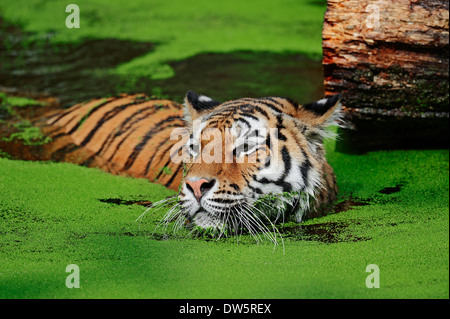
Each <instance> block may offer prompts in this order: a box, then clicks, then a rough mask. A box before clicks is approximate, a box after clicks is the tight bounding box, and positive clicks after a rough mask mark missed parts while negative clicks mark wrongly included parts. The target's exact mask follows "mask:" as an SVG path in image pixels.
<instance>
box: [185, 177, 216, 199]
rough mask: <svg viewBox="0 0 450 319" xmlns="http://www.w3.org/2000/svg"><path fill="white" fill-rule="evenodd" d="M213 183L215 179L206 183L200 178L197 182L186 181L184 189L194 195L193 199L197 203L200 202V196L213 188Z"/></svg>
mask: <svg viewBox="0 0 450 319" xmlns="http://www.w3.org/2000/svg"><path fill="white" fill-rule="evenodd" d="M215 183H216V180H215V179H213V180H211V181H207V180H206V179H204V178H201V179H199V180H198V181H192V180H186V188H187V189H189V190H190V191H191V192H192V193H193V194H194V196H195V198H197V201H198V202H200V199H201V198H202V196H203V195H205V194H206V193H207V192H208V191H209V190H210V189H211V188H213V186H214V184H215Z"/></svg>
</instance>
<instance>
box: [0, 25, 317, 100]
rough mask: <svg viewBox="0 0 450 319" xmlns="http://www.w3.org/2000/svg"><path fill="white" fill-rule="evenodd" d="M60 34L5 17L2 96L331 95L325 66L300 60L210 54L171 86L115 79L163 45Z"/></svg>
mask: <svg viewBox="0 0 450 319" xmlns="http://www.w3.org/2000/svg"><path fill="white" fill-rule="evenodd" d="M52 36H53V35H52V34H51V33H48V34H46V35H43V36H37V35H35V34H31V33H25V32H23V31H21V30H20V28H18V27H17V26H14V25H11V24H8V23H7V22H5V21H4V20H2V19H1V18H0V91H4V92H7V93H9V94H17V95H26V96H29V97H35V96H42V95H44V96H52V97H56V98H57V99H58V101H59V103H60V105H61V106H62V107H69V106H71V105H73V104H75V103H78V102H81V101H85V100H89V99H92V98H96V97H106V96H112V95H118V94H120V93H130V94H131V93H146V94H148V95H156V96H162V97H166V98H169V99H172V100H175V101H177V102H182V100H183V97H184V94H185V93H186V92H187V91H188V90H194V91H196V92H199V93H201V94H204V95H209V96H211V97H213V98H215V99H217V100H222V101H225V100H229V99H234V98H239V97H259V96H285V97H290V98H292V99H294V100H297V101H298V102H300V103H305V102H309V101H312V100H316V99H320V98H321V97H322V95H323V74H322V65H321V61H314V60H311V59H309V58H306V57H304V56H302V55H299V54H276V53H269V52H232V53H227V54H219V53H205V54H200V55H197V56H194V57H191V58H189V59H186V60H183V61H173V62H169V64H170V65H171V67H172V68H173V69H174V71H175V76H174V77H172V78H169V79H164V80H152V79H150V77H138V76H135V75H129V76H121V75H117V74H114V73H113V72H111V70H113V69H114V68H115V67H116V66H117V65H119V64H122V63H125V62H127V61H130V60H132V59H134V58H136V57H139V56H142V55H145V54H148V53H149V52H151V51H152V50H153V49H154V48H155V46H156V45H157V44H154V43H147V42H134V41H127V40H118V39H85V40H84V41H82V42H81V43H65V44H64V43H58V44H54V43H52V42H51V38H52Z"/></svg>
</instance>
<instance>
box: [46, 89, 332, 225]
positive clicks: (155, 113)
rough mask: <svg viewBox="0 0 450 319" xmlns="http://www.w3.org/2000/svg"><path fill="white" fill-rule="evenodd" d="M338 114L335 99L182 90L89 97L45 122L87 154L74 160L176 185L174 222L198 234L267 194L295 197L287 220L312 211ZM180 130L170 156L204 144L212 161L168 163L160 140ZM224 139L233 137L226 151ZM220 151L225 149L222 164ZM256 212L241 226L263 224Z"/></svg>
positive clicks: (168, 147)
mask: <svg viewBox="0 0 450 319" xmlns="http://www.w3.org/2000/svg"><path fill="white" fill-rule="evenodd" d="M339 116H340V107H339V104H338V100H337V97H336V96H335V97H330V98H325V99H323V100H320V101H317V102H314V103H310V104H306V105H303V106H301V105H298V104H297V103H295V102H293V101H291V100H289V99H285V98H279V97H267V98H260V99H254V98H242V99H238V100H233V101H229V102H225V103H219V102H217V101H214V100H213V99H211V98H209V97H206V96H199V95H197V94H195V93H194V92H191V91H190V92H188V94H187V95H186V99H185V105H184V106H182V105H179V104H177V103H174V102H171V101H168V100H155V99H149V98H148V97H146V96H145V95H142V94H139V95H122V96H119V97H111V98H105V99H96V100H93V101H89V102H87V103H80V104H77V105H75V106H73V107H71V108H70V109H68V110H65V111H62V112H60V113H58V114H56V115H54V116H53V117H52V118H51V119H50V120H49V121H48V124H49V125H50V127H53V128H55V129H54V130H53V133H54V134H61V130H62V131H63V132H64V134H66V135H68V136H70V137H71V140H72V141H73V142H74V143H75V144H76V145H78V146H79V149H82V150H83V151H84V152H88V154H89V155H88V156H84V157H83V158H84V162H86V161H88V162H89V164H90V165H91V166H97V167H100V168H102V169H105V170H107V171H109V172H113V173H117V174H128V175H131V176H135V177H140V178H147V179H149V180H150V181H155V182H158V183H161V184H163V185H165V186H166V187H169V188H172V189H180V193H179V196H178V200H179V202H178V204H177V205H178V206H177V207H178V211H179V214H176V216H182V217H183V218H184V219H187V220H188V221H190V222H192V224H195V225H197V226H200V227H203V228H207V227H213V228H220V227H223V226H225V225H227V227H228V225H230V224H234V226H235V227H236V225H237V224H239V223H240V222H239V220H240V218H241V217H242V216H243V215H242V214H244V213H243V212H244V211H248V210H249V208H248V207H252V205H254V204H255V203H257V201H258V199H259V198H261V197H263V196H265V195H267V194H278V193H283V192H284V193H290V192H293V193H295V194H301V196H300V195H298V196H297V197H295V196H294V200H293V201H292V202H290V203H289V204H290V206H291V208H292V212H291V217H292V218H293V219H294V220H296V221H301V220H302V219H303V218H304V217H314V216H318V215H320V214H321V213H322V212H323V210H324V208H325V207H327V206H329V205H330V203H332V202H333V200H334V199H335V198H336V194H337V186H336V178H335V175H334V172H333V169H332V168H331V167H330V165H329V164H328V163H327V161H326V159H325V152H324V149H323V145H322V142H323V139H324V138H326V137H329V136H331V133H330V131H328V130H327V127H328V126H330V125H334V124H336V121H337V120H338V119H339ZM195 123H197V124H198V125H195ZM183 127H186V128H187V130H188V132H189V137H190V138H189V142H188V144H186V145H183V144H184V142H183V143H181V145H182V146H181V148H176V149H175V151H176V152H178V150H180V151H182V150H189V147H191V146H192V147H191V151H192V149H194V146H193V145H192V143H193V141H197V143H198V145H196V146H195V147H198V148H199V149H201V150H204V149H205V148H207V147H208V145H209V146H211V145H212V146H213V147H218V148H222V149H223V150H224V152H223V154H222V155H221V156H222V157H221V160H220V161H218V162H213V163H209V162H206V161H205V160H204V158H203V157H202V156H201V154H200V156H198V154H192V156H191V157H190V162H189V163H188V164H186V166H185V167H184V165H183V163H175V162H174V161H173V160H171V157H170V155H171V154H173V152H174V149H173V148H174V146H176V145H178V144H177V143H179V140H170V138H169V137H170V134H171V133H172V132H173V129H174V128H183ZM57 128H60V129H57ZM210 129H216V131H219V132H220V133H221V135H220V138H214V139H213V140H212V141H211V140H204V139H203V138H202V137H203V135H202V134H204V133H205V132H207V131H208V130H210ZM264 129H266V131H264ZM270 129H276V130H274V131H273V132H272V131H270ZM255 131H258V133H254V132H255ZM260 131H262V133H261V135H259V134H260ZM227 134H228V135H227ZM229 134H231V135H229ZM252 134H253V135H252ZM226 136H231V137H232V139H233V143H232V144H231V145H232V146H231V148H230V146H227V145H228V144H227V140H226ZM240 140H242V141H245V142H239V141H240ZM247 141H250V142H249V143H247ZM239 143H241V145H239ZM274 145H276V147H274ZM59 147H64V145H63V146H59ZM227 147H228V148H229V149H228V150H227V149H226V148H227ZM227 151H232V153H231V154H233V155H232V157H233V159H234V160H233V161H232V162H231V163H228V162H227V161H226V158H225V157H226V156H228V155H226V154H230V152H227ZM271 152H272V153H271ZM274 152H276V154H275V153H274ZM191 153H192V152H191ZM275 155H276V156H275ZM238 158H239V159H241V160H242V161H243V163H237V162H236V161H237V159H238ZM69 160H70V159H69ZM78 162H80V161H78ZM184 171H186V172H187V173H186V175H185V177H183V172H184ZM200 184H201V185H200ZM273 204H274V205H277V203H275V202H274V203H273ZM261 214H262V215H264V214H263V213H262V212H261ZM261 214H259V215H258V214H254V215H251V216H247V217H246V218H247V224H246V225H244V227H247V228H249V227H252V226H251V225H252V223H255V224H254V227H256V223H257V222H254V221H253V219H255V218H263V217H262V216H261ZM247 215H248V214H247ZM174 216H175V215H174ZM172 217H173V216H172ZM264 217H267V218H270V219H273V218H275V217H274V216H264ZM286 217H287V216H286ZM285 220H286V219H285Z"/></svg>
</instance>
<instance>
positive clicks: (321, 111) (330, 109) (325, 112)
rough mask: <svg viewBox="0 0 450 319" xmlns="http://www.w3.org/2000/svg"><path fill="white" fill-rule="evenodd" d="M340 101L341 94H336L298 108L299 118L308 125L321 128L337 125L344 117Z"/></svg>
mask: <svg viewBox="0 0 450 319" xmlns="http://www.w3.org/2000/svg"><path fill="white" fill-rule="evenodd" d="M339 100H340V94H336V95H332V96H328V97H325V98H323V99H321V100H318V101H315V102H312V103H307V104H304V105H302V106H300V107H299V108H298V113H297V118H298V119H300V120H302V121H303V122H305V123H306V124H310V125H313V126H316V127H317V126H319V127H321V128H326V127H327V126H330V125H336V124H338V123H337V122H338V121H339V119H340V118H341V116H342V113H341V106H340V103H339Z"/></svg>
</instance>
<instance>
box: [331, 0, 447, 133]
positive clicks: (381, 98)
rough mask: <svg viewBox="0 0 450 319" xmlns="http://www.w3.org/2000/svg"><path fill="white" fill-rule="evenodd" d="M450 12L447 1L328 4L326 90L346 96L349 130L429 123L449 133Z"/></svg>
mask: <svg viewBox="0 0 450 319" xmlns="http://www.w3.org/2000/svg"><path fill="white" fill-rule="evenodd" d="M448 9H449V2H448V1H447V0H421V1H418V0H395V1H390V0H378V1H377V0H372V1H370V0H328V7H327V11H326V13H325V21H324V28H323V68H324V75H325V81H324V86H325V91H326V93H327V94H334V93H337V92H339V93H341V94H342V96H343V105H344V110H345V113H346V115H347V120H349V123H350V126H352V127H353V128H354V129H356V130H358V128H363V129H364V128H365V129H367V123H369V122H370V123H373V122H375V121H379V120H380V119H381V120H383V121H387V123H385V125H388V126H389V125H397V124H396V123H397V120H399V119H400V118H402V119H414V122H417V123H419V122H420V121H419V119H424V118H426V119H427V120H426V121H421V122H422V123H425V122H427V123H431V125H435V124H432V123H436V122H439V125H447V127H448V114H449V113H448V111H449V104H448V103H449V81H448V78H449V47H448V45H449V38H448V36H449V28H448V26H449V11H448ZM442 119H446V120H445V122H446V123H447V124H443V122H442ZM388 122H390V123H388ZM441 122H442V123H441ZM377 125H378V126H380V124H379V123H377ZM415 125H416V124H414V125H413V126H415ZM426 125H429V124H426ZM406 126H408V127H410V126H411V124H410V122H409V124H408V125H406ZM378 129H379V127H378ZM384 129H386V127H384ZM398 133H399V132H398V131H396V134H398ZM406 133H407V132H406ZM439 134H442V131H441V132H440V133H439ZM444 135H445V132H444ZM391 138H394V139H395V136H391V137H389V136H387V139H391ZM446 139H447V142H448V133H447V137H446ZM425 140H426V138H425Z"/></svg>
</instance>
